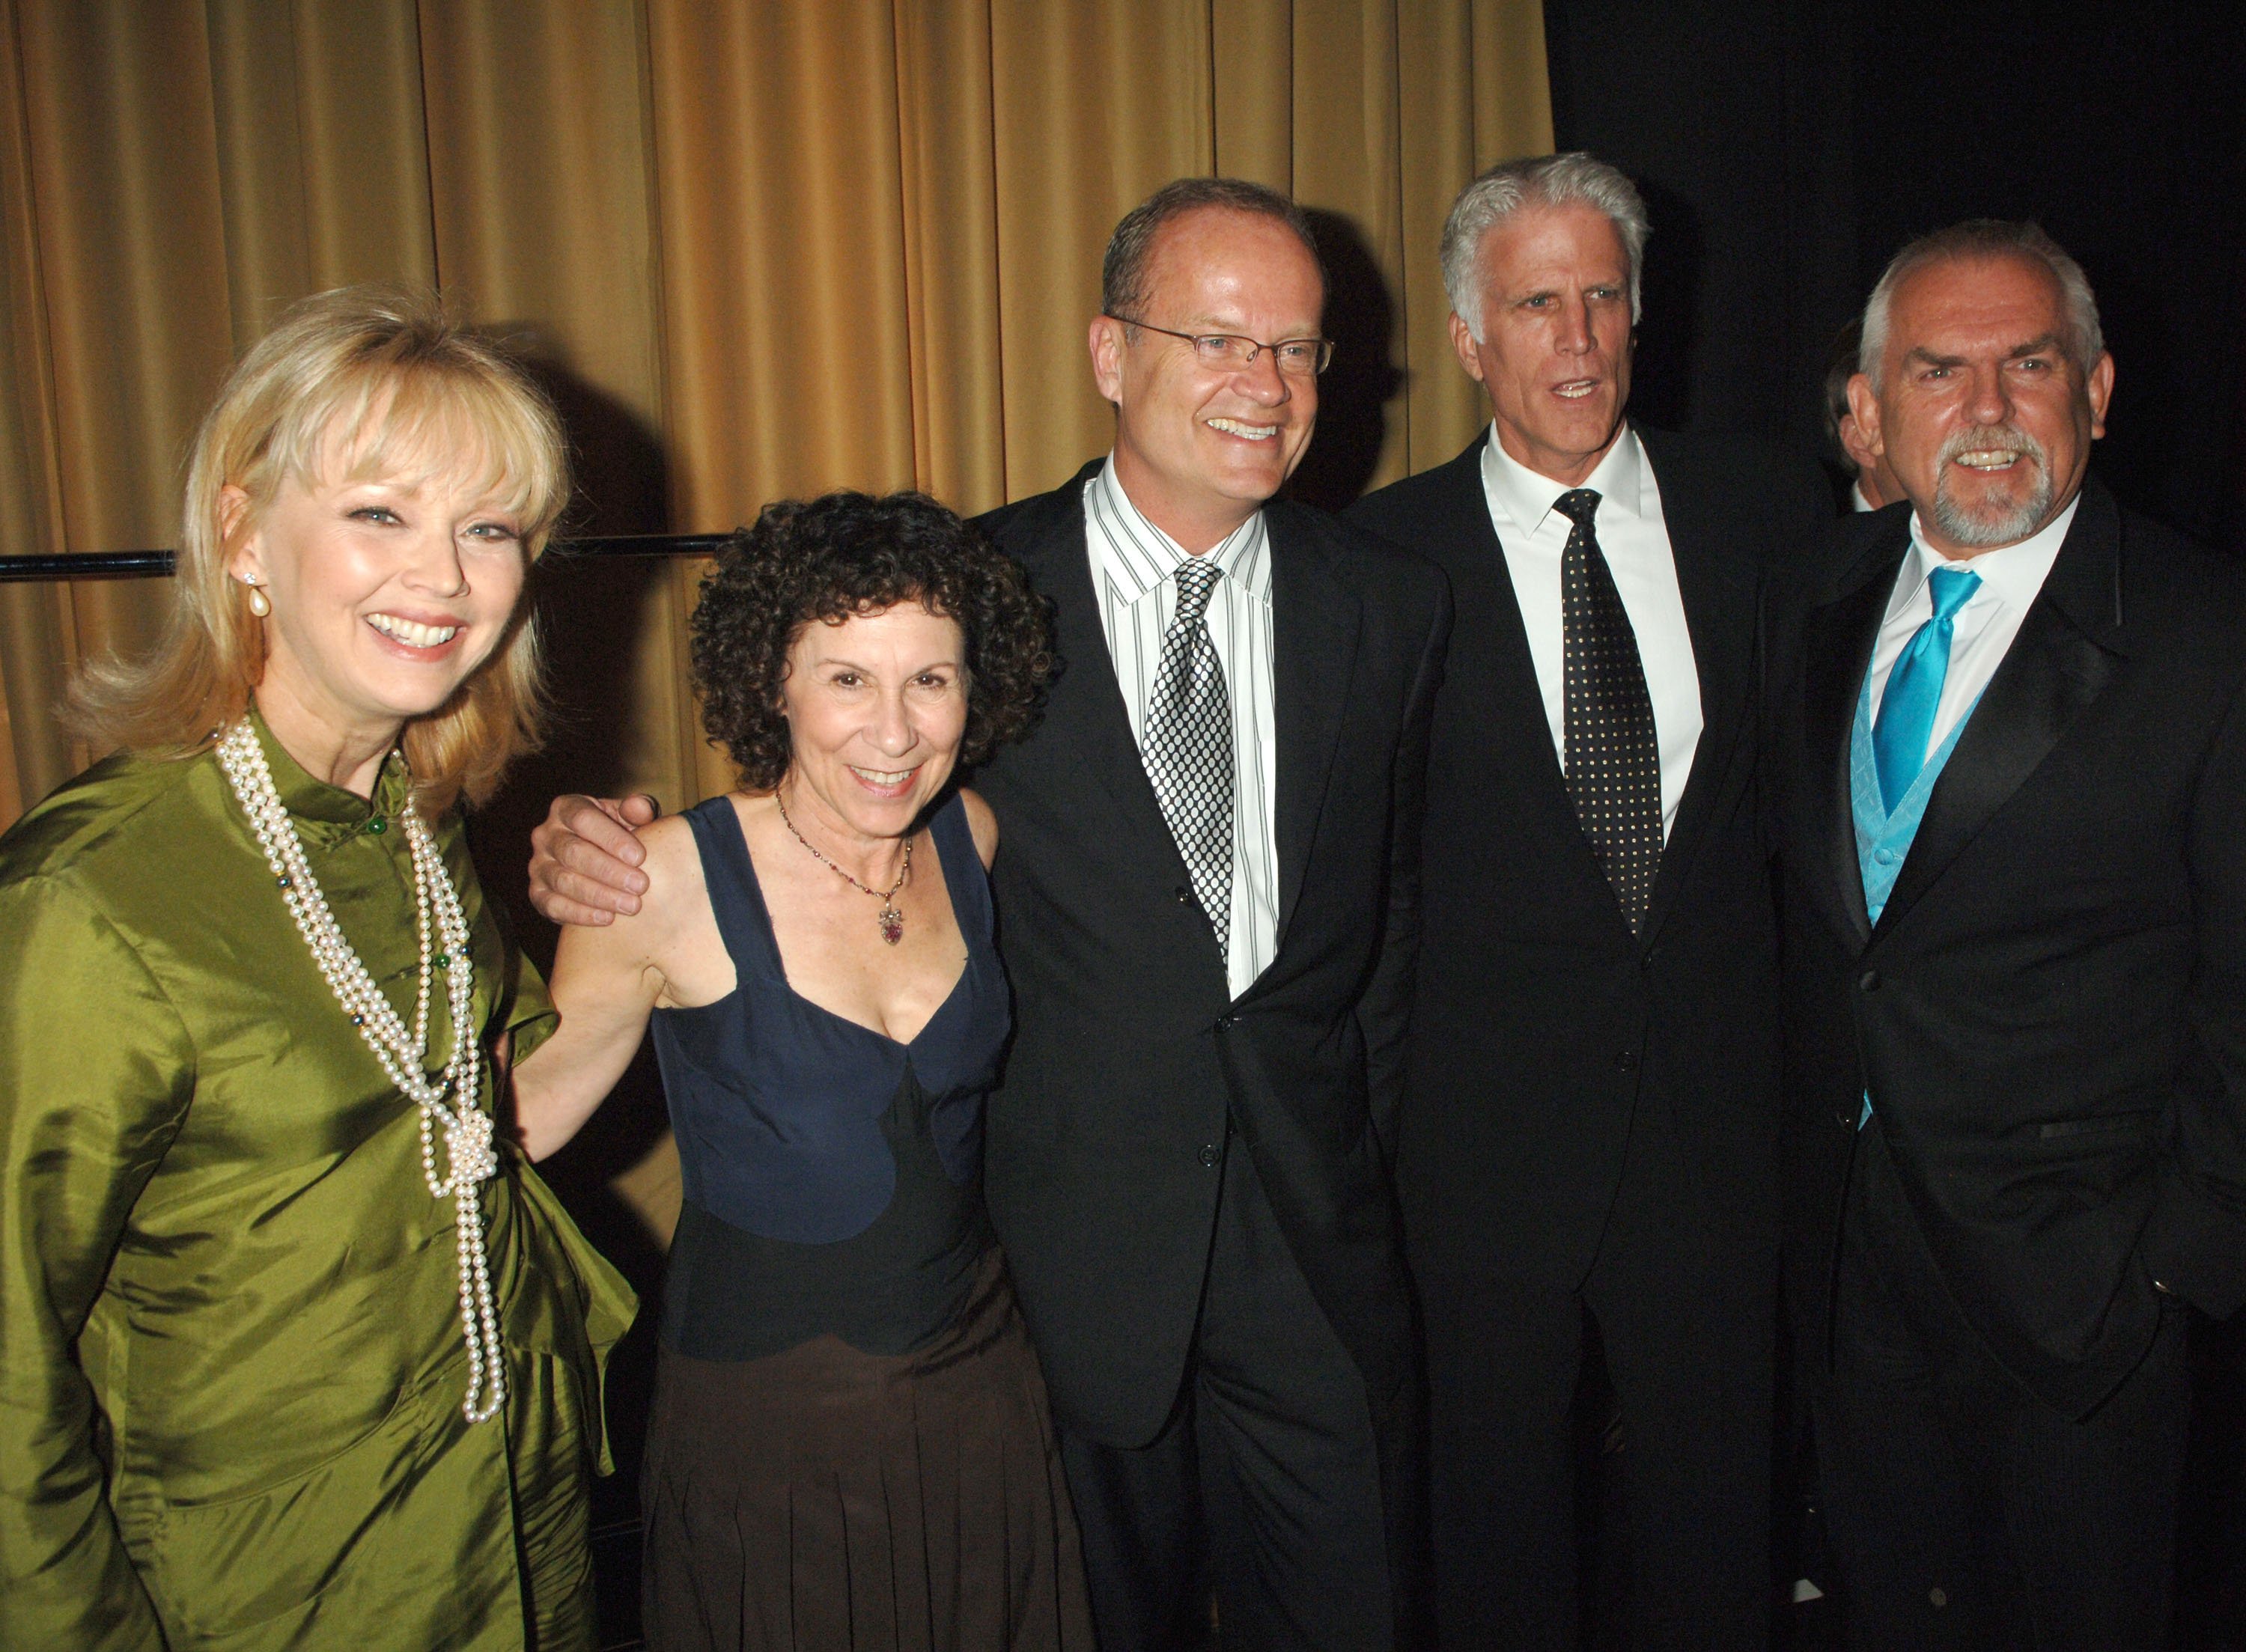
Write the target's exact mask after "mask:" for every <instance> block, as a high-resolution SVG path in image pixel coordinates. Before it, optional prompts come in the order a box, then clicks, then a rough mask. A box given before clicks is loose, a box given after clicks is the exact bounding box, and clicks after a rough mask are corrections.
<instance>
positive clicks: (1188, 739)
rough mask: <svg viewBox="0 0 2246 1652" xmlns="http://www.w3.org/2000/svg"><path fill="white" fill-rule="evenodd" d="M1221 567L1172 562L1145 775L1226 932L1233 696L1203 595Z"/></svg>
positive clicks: (1211, 917) (1198, 891)
mask: <svg viewBox="0 0 2246 1652" xmlns="http://www.w3.org/2000/svg"><path fill="white" fill-rule="evenodd" d="M1222 577H1223V570H1222V568H1218V567H1217V565H1216V561H1215V558H1214V557H1210V556H1189V557H1188V558H1187V559H1186V560H1185V561H1182V562H1181V563H1179V564H1178V608H1177V612H1176V613H1174V614H1173V615H1171V616H1170V629H1168V630H1167V631H1165V632H1163V633H1162V661H1161V664H1160V667H1159V668H1158V669H1157V670H1156V671H1155V673H1154V702H1153V704H1151V705H1149V706H1148V708H1147V756H1146V763H1147V778H1148V779H1149V780H1151V781H1153V782H1154V797H1155V799H1156V800H1157V801H1159V802H1160V804H1161V806H1162V819H1165V820H1167V822H1168V823H1169V827H1170V835H1171V836H1172V837H1173V838H1174V839H1176V840H1177V845H1178V853H1180V854H1181V855H1182V856H1183V857H1184V858H1185V863H1186V870H1187V872H1188V873H1189V874H1192V877H1193V887H1194V896H1195V897H1196V898H1197V899H1199V901H1201V910H1202V911H1203V912H1205V913H1207V914H1208V922H1209V928H1212V929H1214V930H1215V931H1216V944H1217V948H1218V949H1219V950H1220V951H1222V952H1225V953H1229V951H1230V944H1229V943H1230V940H1231V935H1232V701H1231V698H1230V697H1229V696H1228V695H1227V694H1226V692H1225V688H1224V667H1223V666H1222V663H1219V661H1218V659H1217V657H1216V644H1215V642H1213V641H1211V640H1210V637H1209V635H1208V618H1207V615H1208V599H1209V594H1210V593H1211V592H1213V591H1214V590H1215V588H1216V582H1217V581H1218V580H1219V579H1221V578H1222Z"/></svg>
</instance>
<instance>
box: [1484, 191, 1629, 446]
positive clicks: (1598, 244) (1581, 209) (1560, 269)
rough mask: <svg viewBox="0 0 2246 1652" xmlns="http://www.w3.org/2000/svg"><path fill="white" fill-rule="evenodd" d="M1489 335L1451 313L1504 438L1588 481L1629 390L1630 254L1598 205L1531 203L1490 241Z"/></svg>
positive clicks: (1493, 230) (1501, 441) (1493, 231)
mask: <svg viewBox="0 0 2246 1652" xmlns="http://www.w3.org/2000/svg"><path fill="white" fill-rule="evenodd" d="M1480 275H1481V337H1480V339H1476V338H1475V337H1474V333H1473V331H1472V330H1470V329H1469V328H1468V327H1467V324H1466V323H1465V321H1464V320H1463V319H1461V318H1460V317H1459V316H1452V317H1451V344H1452V347H1453V349H1454V350H1457V351H1458V356H1459V363H1460V365H1461V366H1463V367H1464V368H1465V369H1466V370H1467V372H1468V373H1469V374H1471V375H1472V376H1473V377H1474V380H1475V382H1476V383H1478V384H1480V385H1481V387H1482V388H1483V389H1484V390H1486V391H1488V392H1489V404H1490V409H1491V411H1492V412H1493V414H1494V416H1495V424H1496V429H1497V440H1498V445H1499V446H1501V447H1502V448H1503V449H1504V450H1505V451H1506V452H1507V453H1508V454H1509V455H1511V456H1512V457H1513V458H1514V459H1517V460H1519V461H1520V462H1521V464H1523V465H1526V466H1528V468H1529V469H1530V470H1532V471H1535V472H1536V473H1537V474H1538V475H1540V476H1544V477H1548V478H1549V479H1551V480H1553V481H1555V482H1558V483H1560V484H1562V486H1568V487H1574V486H1578V485H1579V484H1581V483H1582V479H1584V478H1585V477H1586V476H1589V474H1590V473H1591V472H1592V471H1593V469H1595V468H1596V466H1597V465H1598V462H1599V460H1600V459H1603V457H1605V454H1606V451H1607V449H1608V448H1609V447H1610V446H1612V445H1614V439H1615V437H1616V434H1618V433H1619V432H1620V431H1621V429H1622V414H1623V405H1625V404H1626V403H1627V402H1628V401H1629V400H1630V255H1629V254H1628V253H1627V252H1625V251H1624V250H1623V244H1622V237H1621V236H1620V235H1617V234H1616V231H1615V227H1614V223H1613V221H1612V220H1610V218H1608V216H1607V215H1606V214H1604V213H1603V212H1601V211H1599V209H1598V208H1597V207H1587V206H1584V205H1582V204H1581V203H1580V202H1578V203H1571V204H1569V205H1568V206H1564V207H1521V208H1520V209H1519V210H1518V211H1516V212H1514V213H1513V214H1510V215H1509V216H1508V217H1506V218H1504V219H1501V221H1498V222H1497V223H1495V224H1493V225H1492V226H1491V227H1490V228H1489V230H1488V231H1487V233H1486V234H1485V235H1483V236H1482V241H1481V263H1480Z"/></svg>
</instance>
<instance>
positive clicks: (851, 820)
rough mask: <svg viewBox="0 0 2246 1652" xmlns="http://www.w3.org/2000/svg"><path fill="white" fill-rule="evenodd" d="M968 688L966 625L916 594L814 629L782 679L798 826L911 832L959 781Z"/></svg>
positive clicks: (863, 834)
mask: <svg viewBox="0 0 2246 1652" xmlns="http://www.w3.org/2000/svg"><path fill="white" fill-rule="evenodd" d="M967 688H968V683H967V644H966V639H965V637H964V636H963V634H962V633H961V631H960V629H959V623H958V622H957V621H956V620H954V619H951V618H950V617H949V615H942V614H931V613H929V611H928V610H927V609H926V608H922V606H921V605H920V604H919V603H918V602H899V603H897V604H896V605H895V607H893V608H881V609H880V610H878V611H877V612H875V613H871V614H856V615H851V616H850V617H849V618H847V619H844V620H841V621H839V622H831V623H830V622H825V621H818V620H814V621H813V622H811V623H810V624H808V625H807V626H805V627H804V628H803V630H802V633H801V634H800V636H797V638H796V639H795V642H793V645H791V646H790V648H789V649H788V651H787V676H786V679H785V681H783V683H781V685H780V710H781V711H782V713H783V714H784V715H785V716H786V718H787V731H788V741H789V744H790V747H791V751H790V755H789V759H788V770H787V773H786V776H785V777H783V778H782V779H781V782H780V784H781V785H782V787H783V788H785V791H786V800H787V801H788V803H789V804H790V806H791V812H792V813H793V815H794V817H795V819H796V820H797V821H798V823H799V824H800V825H803V826H806V827H807V829H808V828H809V826H810V823H811V821H812V820H816V821H817V822H818V825H819V828H820V830H819V831H818V832H814V833H813V836H814V837H816V836H819V835H820V833H824V834H825V836H826V837H827V840H828V841H830V842H832V841H834V840H836V839H838V838H839V839H841V840H844V841H850V840H856V841H859V842H865V841H868V840H874V839H881V838H887V839H890V840H895V839H897V838H902V837H903V836H904V835H905V834H906V833H908V832H909V831H911V830H912V828H913V824H914V822H915V821H916V820H918V819H920V817H921V815H922V812H924V811H925V810H926V809H927V807H928V806H929V803H931V802H932V801H934V799H935V798H936V793H937V792H941V791H942V790H943V784H944V782H945V781H946V780H948V779H949V778H951V769H952V765H953V764H954V763H955V762H956V760H957V759H958V756H959V743H960V740H961V739H962V738H963V737H964V735H965V734H966V732H967ZM807 817H808V819H807Z"/></svg>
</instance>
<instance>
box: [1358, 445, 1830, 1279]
mask: <svg viewBox="0 0 2246 1652" xmlns="http://www.w3.org/2000/svg"><path fill="white" fill-rule="evenodd" d="M1639 435H1640V438H1641V439H1642V440H1643V442H1644V446H1645V452H1646V455H1647V457H1648V459H1650V461H1651V464H1652V466H1653V473H1654V478H1655V480H1656V482H1657V485H1658V486H1659V488H1660V492H1661V508H1662V515H1663V519H1664V523H1665V524H1666V527H1667V528H1668V533H1669V540H1670V544H1671V549H1672V551H1673V553H1674V554H1675V557H1676V562H1677V574H1678V586H1679V588H1680V589H1681V593H1682V595H1683V597H1684V616H1685V624H1686V626H1687V628H1688V629H1689V630H1690V631H1691V639H1692V655H1693V662H1694V664H1695V667H1696V669H1697V670H1698V676H1699V679H1700V705H1701V717H1702V721H1703V728H1702V731H1701V734H1700V741H1699V746H1698V751H1697V753H1696V755H1695V756H1694V758H1693V763H1692V773H1691V779H1690V781H1689V783H1688V785H1687V786H1686V788H1685V792H1684V797H1683V799H1681V801H1680V804H1679V806H1678V812H1677V820H1676V825H1675V826H1674V828H1673V829H1672V831H1671V836H1670V840H1669V842H1668V844H1667V846H1665V847H1664V851H1663V853H1662V858H1661V866H1660V870H1659V872H1658V874H1657V877H1656V880H1655V884H1654V891H1653V900H1652V906H1651V909H1650V913H1649V914H1648V918H1647V922H1646V926H1645V930H1644V934H1643V935H1640V936H1637V937H1635V938H1634V937H1633V936H1632V935H1631V934H1630V927H1629V925H1628V923H1627V922H1626V921H1624V919H1623V914H1622V910H1621V908H1620V907H1619V906H1618V905H1617V904H1616V900H1615V897H1614V894H1613V891H1612V890H1611V889H1610V887H1609V886H1608V884H1607V881H1606V879H1605V876H1604V874H1603V873H1602V872H1601V870H1600V868H1599V866H1598V862H1597V860H1596V858H1595V857H1594V855H1593V853H1592V851H1591V847H1590V844H1589V840H1587V839H1586V838H1585V837H1584V836H1583V833H1582V826H1581V825H1580V824H1579V823H1578V822H1577V820H1576V812H1575V807H1574V805H1573V804H1572V803H1571V802H1570V800H1569V796H1568V792H1567V789H1566V785H1565V782H1564V780H1563V779H1562V773H1561V768H1560V760H1559V758H1558V756H1557V754H1556V753H1555V751H1554V749H1553V744H1552V736H1551V729H1550V724H1549V723H1548V721H1547V719H1546V717H1545V711H1544V702H1543V698H1542V695H1541V693H1540V692H1539V690H1538V688H1537V683H1536V671H1535V665H1534V663H1533V662H1532V661H1531V659H1530V657H1529V653H1528V633H1527V631H1526V629H1524V628H1523V626H1522V623H1521V610H1520V606H1519V604H1518V602H1516V601H1515V600H1514V594H1513V583H1512V580H1511V577H1510V575H1509V574H1508V572H1507V568H1506V562H1505V555H1504V553H1503V551H1502V550H1501V547H1499V544H1498V540H1497V535H1496V533H1495V532H1494V529H1493V528H1492V527H1491V525H1490V516H1489V507H1488V504H1487V498H1486V496H1485V493H1484V492H1483V488H1482V479H1481V452H1482V441H1480V440H1477V441H1476V442H1475V443H1474V445H1472V446H1471V447H1469V448H1467V451H1466V452H1463V453H1461V454H1460V455H1459V456H1458V457H1457V458H1456V459H1453V460H1451V461H1450V462H1449V463H1448V464H1446V465H1443V466H1439V467H1437V468H1436V469H1434V470H1431V471H1426V472H1422V473H1421V474H1419V475H1418V476H1414V477H1412V478H1410V479H1407V480H1405V481H1401V482H1399V483H1397V484H1395V485H1394V486H1391V487H1387V488H1385V489H1383V490H1381V491H1380V492H1379V493H1374V494H1372V495H1371V497H1369V498H1367V499H1365V500H1360V501H1359V502H1358V504H1357V505H1356V506H1354V507H1352V509H1351V518H1352V520H1357V521H1360V522H1363V523H1364V524H1365V526H1367V527H1371V528H1372V529H1374V530H1375V531H1376V532H1378V533H1379V534H1382V535H1383V536H1384V537H1385V538H1387V539H1389V540H1393V541H1394V542H1395V543H1397V544H1399V545H1405V546H1409V547H1412V548H1413V549H1415V550H1418V551H1420V552H1422V553H1423V554H1426V555H1428V556H1431V557H1433V559H1434V560H1435V561H1437V562H1438V563H1439V564H1440V565H1441V566H1442V568H1443V569H1444V571H1445V572H1446V573H1447V574H1449V575H1450V578H1451V586H1452V591H1453V596H1454V598H1455V600H1456V602H1457V621H1456V625H1455V628H1454V629H1453V636H1452V640H1451V649H1450V656H1449V661H1448V664H1447V666H1446V671H1445V680H1444V683H1443V689H1442V692H1441V694H1440V696H1439V698H1438V701H1437V704H1436V710H1435V725H1434V735H1433V749H1432V755H1431V757H1430V759H1429V769H1428V783H1427V795H1428V806H1427V822H1426V833H1425V845H1426V914H1425V918H1424V921H1423V928H1422V945H1421V953H1420V964H1419V996H1418V1000H1417V1003H1416V1005H1415V1008H1414V1013H1413V1015H1412V1020H1411V1030H1410V1037H1409V1042H1408V1057H1409V1059H1408V1073H1409V1078H1408V1101H1407V1105H1406V1107H1405V1116H1404V1123H1403V1127H1402V1131H1401V1135H1400V1141H1399V1159H1398V1166H1397V1175H1398V1183H1399V1193H1400V1194H1401V1196H1402V1200H1403V1205H1404V1213H1405V1227H1406V1230H1407V1232H1408V1234H1409V1237H1410V1240H1411V1244H1412V1258H1413V1261H1414V1265H1415V1267H1417V1268H1419V1270H1420V1272H1421V1273H1422V1275H1424V1276H1425V1277H1424V1279H1423V1285H1424V1286H1425V1288H1427V1289H1428V1290H1430V1291H1431V1292H1439V1288H1440V1286H1439V1281H1440V1279H1441V1278H1442V1276H1443V1275H1445V1274H1446V1273H1453V1272H1464V1273H1466V1274H1468V1275H1488V1274H1490V1273H1492V1272H1493V1271H1494V1272H1495V1273H1497V1274H1499V1275H1501V1276H1505V1277H1510V1278H1518V1279H1522V1280H1525V1281H1529V1282H1532V1283H1543V1284H1549V1285H1553V1286H1557V1287H1560V1288H1573V1287H1574V1286H1576V1285H1577V1284H1579V1283H1580V1282H1581V1281H1582V1279H1583V1277H1584V1275H1585V1274H1586V1273H1587V1272H1588V1271H1589V1268H1590V1265H1591V1261H1592V1258H1593V1256H1594V1254H1596V1249H1597V1247H1598V1241H1599V1235H1600V1233H1601V1231H1602V1229H1603V1227H1604V1224H1605V1220H1606V1215H1607V1212H1608V1209H1609V1207H1610V1206H1611V1204H1612V1202H1613V1199H1614V1193H1615V1189H1616V1184H1617V1181H1618V1180H1619V1178H1620V1176H1621V1173H1622V1162H1623V1145H1624V1143H1625V1141H1626V1139H1628V1136H1629V1132H1630V1114H1631V1111H1632V1109H1633V1108H1634V1107H1636V1106H1637V1105H1660V1106H1664V1107H1666V1108H1668V1109H1670V1110H1671V1112H1672V1113H1673V1115H1674V1117H1675V1118H1676V1121H1677V1125H1678V1130H1679V1132H1680V1133H1681V1134H1682V1135H1683V1136H1684V1138H1685V1139H1686V1140H1687V1141H1688V1142H1689V1143H1691V1146H1692V1149H1693V1151H1694V1153H1695V1156H1696V1158H1697V1160H1698V1167H1699V1172H1700V1176H1701V1180H1702V1182H1703V1185H1704V1186H1705V1191H1706V1193H1707V1195H1708V1197H1707V1200H1706V1201H1705V1212H1706V1214H1708V1215H1709V1216H1711V1217H1712V1219H1714V1220H1719V1221H1723V1222H1727V1223H1732V1224H1734V1225H1736V1227H1737V1229H1738V1230H1739V1231H1741V1232H1743V1233H1745V1234H1749V1235H1751V1236H1757V1237H1758V1239H1759V1242H1762V1243H1764V1244H1765V1245H1766V1247H1767V1246H1769V1245H1774V1243H1775V1237H1776V1229H1777V1207H1776V1200H1775V1195H1774V1193H1773V1186H1774V1181H1775V1176H1774V1171H1775V1155H1776V1151H1777V1146H1776V1144H1777V1090H1776V1084H1777V1071H1778V1027H1777V940H1776V935H1775V919H1774V917H1773V911H1772V901H1771V887H1770V880H1769V874H1768V867H1767V864H1766V855H1765V852H1764V849H1763V846H1762V842H1761V839H1760V835H1759V825H1758V820H1757V812H1756V809H1755V806H1754V801H1753V799H1754V790H1753V777H1754V770H1755V742H1756V729H1755V721H1756V706H1757V700H1758V693H1759V684H1758V681H1757V663H1758V660H1759V654H1758V650H1757V626H1758V623H1759V619H1758V615H1757V606H1758V603H1759V601H1760V595H1761V592H1762V588H1763V585H1764V581H1765V578H1766V569H1765V561H1766V559H1767V558H1768V557H1769V556H1771V555H1772V554H1773V552H1774V550H1775V549H1776V548H1777V547H1800V546H1801V545H1802V544H1804V543H1805V542H1809V541H1811V540H1814V536H1815V535H1816V534H1818V533H1820V532H1821V528H1822V525H1823V524H1824V523H1825V522H1826V521H1828V520H1829V519H1830V515H1831V512H1830V509H1829V507H1828V506H1826V505H1825V504H1824V503H1823V501H1822V500H1821V496H1820V493H1819V490H1818V488H1817V486H1815V484H1814V481H1813V480H1812V479H1810V478H1809V477H1808V476H1807V475H1806V474H1801V475H1796V474H1794V473H1793V472H1787V471H1785V470H1784V469H1782V468H1781V467H1780V466H1776V465H1774V464H1770V463H1766V461H1764V460H1763V459H1760V458H1759V456H1757V455H1755V454H1754V453H1753V452H1751V451H1748V450H1743V449H1741V448H1740V447H1739V446H1738V445H1733V444H1728V443H1725V444H1719V443H1714V442H1709V441H1705V440H1700V439H1695V438H1685V437H1679V436H1671V435H1665V434H1664V433H1662V432H1657V431H1641V432H1639ZM1484 439H1486V438H1484ZM1765 1288H1767V1286H1765ZM1431 1311H1432V1304H1431Z"/></svg>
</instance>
